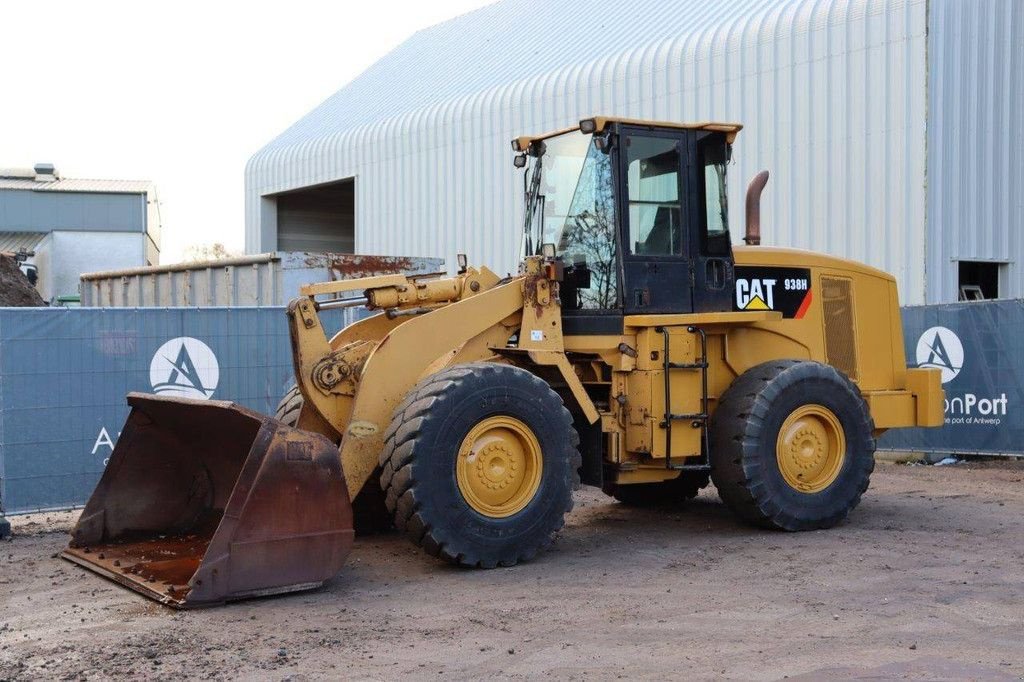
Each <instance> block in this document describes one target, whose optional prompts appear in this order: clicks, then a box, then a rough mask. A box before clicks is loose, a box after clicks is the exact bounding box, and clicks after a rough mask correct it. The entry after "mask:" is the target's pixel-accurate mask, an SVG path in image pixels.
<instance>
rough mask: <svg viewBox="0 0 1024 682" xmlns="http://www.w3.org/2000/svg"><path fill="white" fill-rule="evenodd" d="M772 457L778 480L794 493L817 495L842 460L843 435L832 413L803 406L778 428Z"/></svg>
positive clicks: (824, 408)
mask: <svg viewBox="0 0 1024 682" xmlns="http://www.w3.org/2000/svg"><path fill="white" fill-rule="evenodd" d="M775 455H776V458H777V459H778V463H779V471H780V472H781V473H782V478H783V479H785V481H786V483H788V484H789V486H790V487H791V488H793V489H794V490H798V491H800V492H802V493H817V492H821V491H822V490H824V489H825V488H827V487H829V486H830V485H832V482H833V481H835V480H836V477H838V476H839V472H840V470H842V468H843V462H844V461H845V460H846V436H845V435H843V427H842V425H841V424H840V423H839V419H838V418H837V417H836V415H835V414H834V413H833V412H832V410H830V409H828V408H827V407H823V406H821V405H804V406H802V407H799V408H797V409H796V410H794V411H793V413H792V414H790V415H789V417H787V418H786V421H784V422H783V423H782V428H781V429H779V437H778V440H777V441H776V443H775Z"/></svg>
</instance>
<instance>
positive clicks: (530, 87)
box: [246, 0, 927, 303]
mask: <svg viewBox="0 0 1024 682" xmlns="http://www.w3.org/2000/svg"><path fill="white" fill-rule="evenodd" d="M926 10H927V5H926V0H800V1H797V2H793V1H790V0H785V1H783V0H721V1H716V2H709V1H708V0H676V1H675V2H671V1H668V0H644V1H641V2H635V3H630V5H629V7H628V8H627V9H626V10H624V9H623V6H622V4H621V3H619V2H615V1H613V0H567V1H564V2H559V3H548V2H539V1H537V0H507V1H506V2H501V3H497V4H495V5H492V6H489V7H487V8H484V9H483V10H480V11H478V12H474V13H471V14H469V15H465V16H463V17H459V18H458V19H456V20H453V21H452V22H448V23H446V24H442V25H441V26H438V27H434V28H433V29H428V30H427V31H424V32H421V33H419V34H417V35H416V36H414V37H413V38H411V39H410V40H409V41H408V42H407V43H406V44H405V45H403V46H401V47H399V48H398V49H397V50H396V51H395V52H393V53H392V54H391V55H389V56H388V57H386V58H385V59H384V60H382V61H381V62H380V63H379V64H378V65H377V66H375V67H373V68H371V70H370V71H368V72H367V73H366V74H364V76H361V77H360V78H359V79H357V80H356V81H354V82H353V83H352V84H351V85H349V86H347V87H346V88H345V89H343V90H342V91H340V92H339V93H338V94H337V95H335V96H334V97H332V98H331V99H329V100H328V101H327V102H325V103H324V104H323V105H322V106H321V107H319V108H318V109H317V110H315V111H314V112H312V113H311V114H310V115H309V116H307V117H306V118H305V119H303V120H301V121H299V122H298V123H297V124H296V125H295V126H293V127H292V128H291V129H289V130H288V131H286V133H284V134H283V135H282V136H281V137H280V138H278V139H277V140H276V141H274V142H272V143H271V144H270V145H268V146H267V147H266V148H265V149H264V150H262V151H261V152H260V153H258V154H257V155H255V156H254V157H253V158H252V159H251V160H250V163H249V165H248V167H247V171H246V175H247V177H246V185H247V190H246V195H247V197H246V202H247V203H246V234H247V248H248V249H249V250H250V251H258V250H268V249H272V248H273V247H274V245H273V244H267V243H262V242H261V239H260V224H259V220H260V214H261V196H263V195H267V194H273V193H276V192H282V191H286V190H290V189H295V188H298V187H303V186H308V185H313V184H318V183H323V182H329V181H332V180H336V179H340V178H345V177H353V176H354V177H356V178H357V180H356V187H357V190H356V191H357V195H356V248H357V250H359V251H360V252H363V253H366V252H379V253H406V254H411V255H423V256H441V257H445V258H446V259H447V261H448V262H449V263H453V262H454V254H455V253H456V252H460V251H462V252H466V253H468V254H469V255H470V257H471V260H472V261H473V262H475V263H484V264H487V265H490V266H491V267H493V268H494V269H496V270H498V271H499V272H506V271H510V270H513V269H514V268H515V266H516V263H517V262H518V254H517V249H518V246H519V225H520V222H521V215H522V208H521V206H520V202H521V191H520V190H521V187H522V185H521V182H522V180H521V178H520V176H519V174H518V173H517V172H515V169H514V168H513V167H512V162H511V161H512V159H511V153H510V150H509V146H508V141H509V139H511V138H512V137H513V136H514V135H515V134H519V133H524V132H540V131H543V130H547V129H553V128H558V127H561V126H564V125H567V124H571V123H574V122H575V121H577V120H578V119H579V118H581V117H583V116H587V115H591V114H595V113H605V114H610V115H627V116H633V117H648V118H656V119H675V120H702V119H717V120H726V121H740V122H743V123H744V124H745V125H746V129H745V130H744V131H743V132H742V133H741V134H740V136H739V138H738V140H737V145H736V154H735V157H734V158H735V159H736V163H735V164H734V165H733V167H732V168H731V169H730V172H731V174H732V175H731V182H732V185H731V189H730V201H731V202H732V203H733V205H734V206H742V199H743V192H744V189H745V185H746V182H747V181H748V180H749V178H750V177H751V176H753V175H754V173H756V172H757V171H758V170H760V169H762V168H768V169H770V170H771V171H772V174H773V175H772V177H773V179H772V182H771V183H770V184H769V189H768V191H767V192H766V197H765V214H764V229H765V234H766V240H765V241H766V243H768V244H779V245H787V246H796V247H803V248H809V249H814V250H819V251H826V252H829V253H833V254H837V255H841V256H847V257H851V258H855V259H858V260H862V261H866V262H868V263H870V264H872V265H875V266H878V267H881V268H884V269H886V270H889V271H890V272H893V273H894V274H895V275H896V276H897V277H898V279H899V282H900V285H901V287H902V292H903V293H902V296H903V300H904V301H905V302H911V303H920V302H923V300H924V298H925V292H924V281H925V276H924V256H923V249H922V248H921V245H922V244H923V243H924V212H925V188H924V183H923V178H924V174H925V134H926V132H925V103H926V94H925V93H926V91H925V84H926V61H925V41H926V26H927V11H926ZM510 27H515V30H514V31H510V30H509V29H510ZM456 41H459V42H456ZM466 53H468V54H466ZM413 56H415V57H416V58H418V59H419V60H420V62H424V63H422V64H417V63H415V62H414V61H413V60H412V57H413ZM481 62H482V63H481ZM430 74H433V75H432V76H431V75H430ZM512 74H515V77H518V78H520V80H514V78H513V77H512ZM524 76H525V77H524ZM424 79H426V81H427V83H426V86H423V83H422V81H424ZM407 85H409V86H410V87H409V88H408V89H407V88H406V86H407ZM431 85H434V86H436V90H435V91H434V95H435V96H434V98H433V99H431V98H430V97H429V95H430V94H431V93H430V92H426V93H424V92H421V90H423V88H424V87H426V88H427V89H428V90H429V86H431ZM474 88H475V89H474ZM405 90H409V91H408V92H405ZM389 95H390V98H389ZM406 95H407V96H406ZM444 95H447V97H444ZM427 101H429V102H430V103H429V104H423V103H422V102H427ZM374 102H376V103H378V104H379V105H380V106H378V107H377V108H376V109H375V110H374V111H376V112H380V111H395V112H396V114H398V115H393V116H392V117H391V118H384V119H381V120H369V119H367V118H366V113H365V111H366V108H367V106H369V105H371V104H372V103H374ZM409 102H412V103H419V105H418V107H417V108H414V109H409V110H407V111H405V113H398V112H400V111H401V110H402V108H403V107H405V106H406V105H408V103H409ZM381 103H386V104H381ZM356 108H358V109H359V110H360V112H362V113H359V112H355V111H354V109H356ZM378 115H379V114H378ZM360 116H362V118H360ZM736 213H738V212H734V215H735V214H736ZM733 229H734V231H735V233H737V235H738V233H739V232H741V231H742V225H741V224H738V223H737V224H734V225H733Z"/></svg>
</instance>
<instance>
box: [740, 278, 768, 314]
mask: <svg viewBox="0 0 1024 682" xmlns="http://www.w3.org/2000/svg"><path fill="white" fill-rule="evenodd" d="M777 281H778V280H774V279H737V280H736V308H737V309H739V310H775V284H776V282H777Z"/></svg>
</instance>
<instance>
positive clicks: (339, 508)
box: [62, 393, 352, 608]
mask: <svg viewBox="0 0 1024 682" xmlns="http://www.w3.org/2000/svg"><path fill="white" fill-rule="evenodd" d="M128 404H129V405H130V406H131V408H132V410H131V413H130V414H129V415H128V421H127V422H126V423H125V426H124V429H123V430H122V432H121V436H120V437H119V438H118V441H117V445H116V446H115V447H114V451H113V453H112V454H111V457H110V462H109V464H108V465H107V468H106V470H105V471H104V472H103V476H102V478H101V479H100V482H99V485H98V486H97V487H96V490H95V491H94V492H93V494H92V497H91V498H90V499H89V502H88V504H86V506H85V509H84V510H83V511H82V516H81V517H80V518H79V520H78V523H77V524H76V526H75V528H74V529H73V530H72V532H71V543H70V545H69V546H68V548H67V549H66V550H65V551H64V552H63V553H62V556H63V557H64V558H65V559H68V560H69V561H73V562H75V563H77V564H80V565H82V566H84V567H85V568H88V569H89V570H91V571H95V572H96V573H99V574H100V575H103V576H105V577H107V578H110V579H112V580H115V581H117V582H119V583H121V584H122V585H124V586H126V587H128V588H130V589H133V590H135V591H137V592H141V593H142V594H144V595H146V596H147V597H151V598H153V599H156V600H157V601H160V602H162V603H164V604H168V605H170V606H174V607H178V608H188V607H193V606H206V605H211V604H218V603H222V602H225V601H228V600H232V599H240V598H243V597H253V596H262V595H268V594H275V593H279V592H291V591H295V590H303V589H308V588H313V587H317V586H319V585H321V584H322V583H323V582H324V581H325V580H328V579H330V578H331V577H332V576H334V575H335V574H336V573H337V572H338V570H339V569H340V568H341V565H342V564H343V563H344V561H345V558H346V557H347V556H348V553H349V550H350V549H351V548H352V507H351V505H350V504H349V498H348V490H347V489H346V487H345V479H344V476H343V475H342V470H341V460H340V458H339V456H338V448H337V446H336V445H335V444H334V443H332V442H331V441H329V440H328V439H327V438H325V437H324V436H321V435H320V434H316V433H311V432H308V431H301V430H298V429H293V428H290V427H288V426H285V425H284V424H282V423H281V422H279V421H277V420H276V419H273V418H271V417H266V416H263V415H261V414H257V413H256V412H252V411H251V410H247V409H245V408H243V407H239V406H237V405H235V404H234V403H230V402H225V401H216V400H190V399H186V398H166V397H159V396H151V395H144V394H141V393H130V394H129V395H128Z"/></svg>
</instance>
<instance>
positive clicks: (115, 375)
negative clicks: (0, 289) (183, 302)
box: [0, 307, 365, 514]
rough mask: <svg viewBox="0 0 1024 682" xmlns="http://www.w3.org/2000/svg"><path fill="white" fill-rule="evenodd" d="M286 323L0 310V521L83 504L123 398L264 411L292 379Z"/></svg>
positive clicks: (281, 318)
mask: <svg viewBox="0 0 1024 682" xmlns="http://www.w3.org/2000/svg"><path fill="white" fill-rule="evenodd" d="M360 314H365V310H363V309H348V310H333V311H324V312H323V314H322V316H321V319H323V321H324V325H325V327H327V328H328V330H330V329H340V328H341V327H342V326H343V325H345V324H348V323H350V322H351V321H354V320H355V319H357V317H358V316H359V315H360ZM285 320H286V318H285V312H284V308H280V307H273V308H270V307H268V308H0V512H6V513H8V514H12V513H19V512H29V511H37V510H45V509H60V508H68V507H73V506H78V505H82V504H84V503H85V501H86V500H87V499H88V497H89V495H90V493H91V492H92V489H93V488H94V487H95V485H96V483H97V481H98V480H99V477H100V474H101V473H102V472H103V467H104V466H105V464H106V461H107V458H108V457H109V456H110V453H111V451H112V450H113V447H114V442H115V441H116V440H117V436H118V431H119V429H120V428H121V426H122V425H123V424H124V421H125V419H126V418H127V416H128V406H127V404H126V402H125V395H126V394H127V393H128V392H129V391H142V392H145V393H157V394H160V395H170V396H179V397H185V398H199V399H210V398H213V399H220V400H232V401H234V402H237V403H239V404H240V405H244V406H245V407H249V408H252V409H254V410H257V411H258V412H262V413H267V414H273V413H274V410H275V409H276V407H277V403H278V401H279V400H280V398H281V396H282V395H283V394H284V393H285V392H286V391H287V389H288V387H289V386H290V384H291V381H292V379H291V377H292V360H291V345H290V342H289V338H288V325H287V324H286V321H285Z"/></svg>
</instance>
